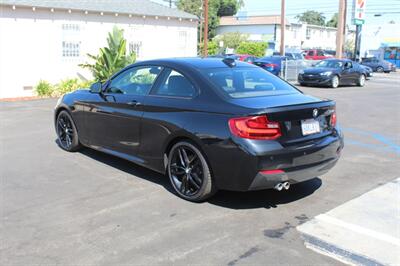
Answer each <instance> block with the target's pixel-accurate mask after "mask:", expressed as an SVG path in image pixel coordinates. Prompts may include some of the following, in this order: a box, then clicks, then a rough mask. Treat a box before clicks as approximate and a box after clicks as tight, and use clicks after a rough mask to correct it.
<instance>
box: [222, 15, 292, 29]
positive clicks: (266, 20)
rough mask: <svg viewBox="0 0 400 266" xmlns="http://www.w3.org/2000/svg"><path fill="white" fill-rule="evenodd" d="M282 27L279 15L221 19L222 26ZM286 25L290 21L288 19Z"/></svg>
mask: <svg viewBox="0 0 400 266" xmlns="http://www.w3.org/2000/svg"><path fill="white" fill-rule="evenodd" d="M275 24H277V25H280V24H281V17H280V16H277V15H273V16H248V17H237V16H228V17H221V19H220V23H219V25H220V26H237V25H275ZM286 24H287V25H288V24H289V21H288V20H287V19H286Z"/></svg>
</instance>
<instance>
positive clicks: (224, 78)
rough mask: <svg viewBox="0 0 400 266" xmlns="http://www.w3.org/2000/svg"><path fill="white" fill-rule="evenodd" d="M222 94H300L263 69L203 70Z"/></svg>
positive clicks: (242, 96) (235, 95) (238, 96)
mask: <svg viewBox="0 0 400 266" xmlns="http://www.w3.org/2000/svg"><path fill="white" fill-rule="evenodd" d="M202 72H203V74H204V75H205V76H206V77H207V78H208V79H209V80H210V81H211V82H212V83H213V84H214V85H215V87H217V88H218V90H219V91H220V92H222V93H223V94H224V95H227V96H229V97H231V98H247V97H263V96H275V95H283V94H296V93H300V92H299V91H298V90H296V89H295V88H294V87H292V86H291V85H289V84H287V83H286V82H284V81H283V80H281V79H280V78H278V77H276V76H274V75H272V74H270V73H269V72H267V71H266V70H263V69H261V68H252V67H251V68H248V67H234V68H213V69H204V70H202Z"/></svg>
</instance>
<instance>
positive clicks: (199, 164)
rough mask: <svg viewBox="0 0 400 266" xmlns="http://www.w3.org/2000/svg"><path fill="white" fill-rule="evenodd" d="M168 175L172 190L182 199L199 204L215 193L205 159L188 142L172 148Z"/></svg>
mask: <svg viewBox="0 0 400 266" xmlns="http://www.w3.org/2000/svg"><path fill="white" fill-rule="evenodd" d="M168 175H169V178H170V181H171V184H172V186H173V188H174V190H175V191H176V192H177V193H178V195H179V196H180V197H182V198H184V199H187V200H190V201H195V202H199V201H202V200H205V199H207V198H209V197H211V196H212V195H213V194H214V193H215V191H216V190H215V188H214V185H213V181H212V178H211V172H210V169H209V167H208V164H207V161H206V159H205V157H204V156H203V154H202V152H201V151H200V150H199V149H198V148H197V147H196V146H195V145H193V144H191V143H189V142H186V141H183V142H179V143H177V144H175V145H174V146H173V147H172V149H171V151H170V153H169V157H168Z"/></svg>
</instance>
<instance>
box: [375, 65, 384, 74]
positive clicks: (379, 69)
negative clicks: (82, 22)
mask: <svg viewBox="0 0 400 266" xmlns="http://www.w3.org/2000/svg"><path fill="white" fill-rule="evenodd" d="M383 70H384V69H383V67H381V66H378V67H377V68H376V72H379V73H382V72H383Z"/></svg>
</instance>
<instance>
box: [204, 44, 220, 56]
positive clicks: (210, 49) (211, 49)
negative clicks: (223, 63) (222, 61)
mask: <svg viewBox="0 0 400 266" xmlns="http://www.w3.org/2000/svg"><path fill="white" fill-rule="evenodd" d="M219 49H220V48H219V47H218V43H217V42H216V41H209V42H208V45H207V54H208V55H216V54H218V53H219ZM203 50H204V43H199V51H200V54H201V55H202V54H203Z"/></svg>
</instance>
